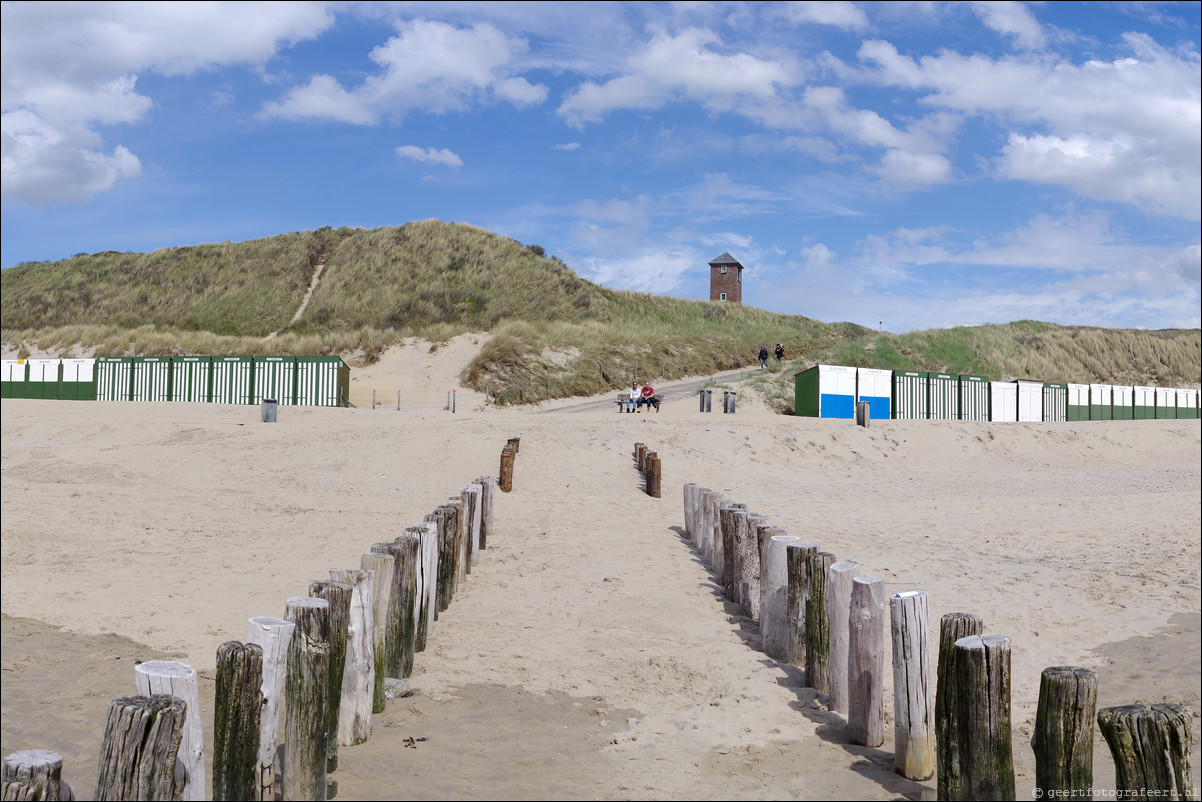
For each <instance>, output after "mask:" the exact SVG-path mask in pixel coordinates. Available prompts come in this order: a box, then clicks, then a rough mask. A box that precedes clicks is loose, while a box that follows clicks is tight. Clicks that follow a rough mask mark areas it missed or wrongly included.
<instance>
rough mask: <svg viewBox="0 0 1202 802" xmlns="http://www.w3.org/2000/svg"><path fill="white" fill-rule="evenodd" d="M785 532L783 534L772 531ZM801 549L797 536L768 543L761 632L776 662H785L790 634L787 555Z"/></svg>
mask: <svg viewBox="0 0 1202 802" xmlns="http://www.w3.org/2000/svg"><path fill="white" fill-rule="evenodd" d="M768 531H777V532H781V531H783V530H779V529H777V530H768ZM793 545H797V546H800V545H801V538H799V537H796V536H794V535H785V534H779V535H773V536H772V537H770V538H769V540H768V564H767V567H766V570H765V571H764V577H763V579H762V580H761V587H762V588H763V589H764V591H765V592H764V597H763V600H762V602H761V606H760V622H761V623H760V632H761V633H763V644H762V645H763V649H764V654H766V655H768V656H769V657H771V658H772V659H774V660H785V659H787V657H786V651H787V644H788V639H789V633H788V620H787V615H788V609H789V571H788V565H787V560H788V557H787V552H788V549H789V547H790V546H793Z"/></svg>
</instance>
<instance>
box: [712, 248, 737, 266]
mask: <svg viewBox="0 0 1202 802" xmlns="http://www.w3.org/2000/svg"><path fill="white" fill-rule="evenodd" d="M710 264H711V265H738V266H739V267H742V266H743V265H740V264H739V260H738V259H736V258H734V257H733V256H731V255H730V252H729V251H723V252H722V255H721V256H719V257H717V258H716V259H711V260H710Z"/></svg>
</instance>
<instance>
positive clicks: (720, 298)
mask: <svg viewBox="0 0 1202 802" xmlns="http://www.w3.org/2000/svg"><path fill="white" fill-rule="evenodd" d="M718 300H719V301H725V300H726V293H721V294H720V295H719V296H718Z"/></svg>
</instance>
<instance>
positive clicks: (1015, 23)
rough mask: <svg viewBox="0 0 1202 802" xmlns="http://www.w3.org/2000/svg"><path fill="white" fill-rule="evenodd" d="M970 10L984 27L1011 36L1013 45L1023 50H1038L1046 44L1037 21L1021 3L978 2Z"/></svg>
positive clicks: (1003, 0)
mask: <svg viewBox="0 0 1202 802" xmlns="http://www.w3.org/2000/svg"><path fill="white" fill-rule="evenodd" d="M972 10H973V12H974V13H975V14H976V15H977V16H978V17H980V19H981V22H983V23H985V27H987V28H990V29H992V30H994V31H997V32H998V33H1000V34H1002V35H1005V36H1013V37H1014V41H1015V43H1016V44H1017V45H1018V46H1019V47H1021V48H1023V49H1025V50H1039V49H1041V48H1042V47H1043V46H1044V45H1045V44H1046V43H1047V39H1046V37H1045V36H1044V33H1043V28H1041V27H1040V25H1039V21H1038V20H1036V19H1035V15H1034V14H1032V13H1031V10H1030V9H1029V8H1027V7H1026V6H1025V5H1023V4H1022V3H1016V2H1009V0H997V1H996V2H978V3H973V4H972Z"/></svg>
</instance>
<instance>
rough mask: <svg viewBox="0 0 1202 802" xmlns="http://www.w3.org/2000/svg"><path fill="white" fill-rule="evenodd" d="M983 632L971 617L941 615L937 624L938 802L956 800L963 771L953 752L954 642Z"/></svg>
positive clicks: (960, 614) (954, 741)
mask: <svg viewBox="0 0 1202 802" xmlns="http://www.w3.org/2000/svg"><path fill="white" fill-rule="evenodd" d="M982 632H984V623H983V622H982V621H981V619H980V618H978V617H977V616H975V615H973V614H972V613H945V614H944V616H943V618H941V619H940V620H939V662H938V664H937V666H936V669H935V674H936V685H935V766H936V770H937V772H938V774H937V775H936V776H937V779H936V788H937V795H938V797H939V798H940V799H960V798H961V794H962V786H963V779H962V775H963V773H964V767H962V766H961V765H960V753H959V752H958V751H957V749H956V737H957V736H956V719H955V717H954V712H953V711H954V710H955V703H956V693H955V676H954V673H953V672H954V670H955V662H954V660H953V657H954V653H955V646H956V641H958V640H960V639H961V638H966V637H968V636H970V635H980V634H981V633H982Z"/></svg>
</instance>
